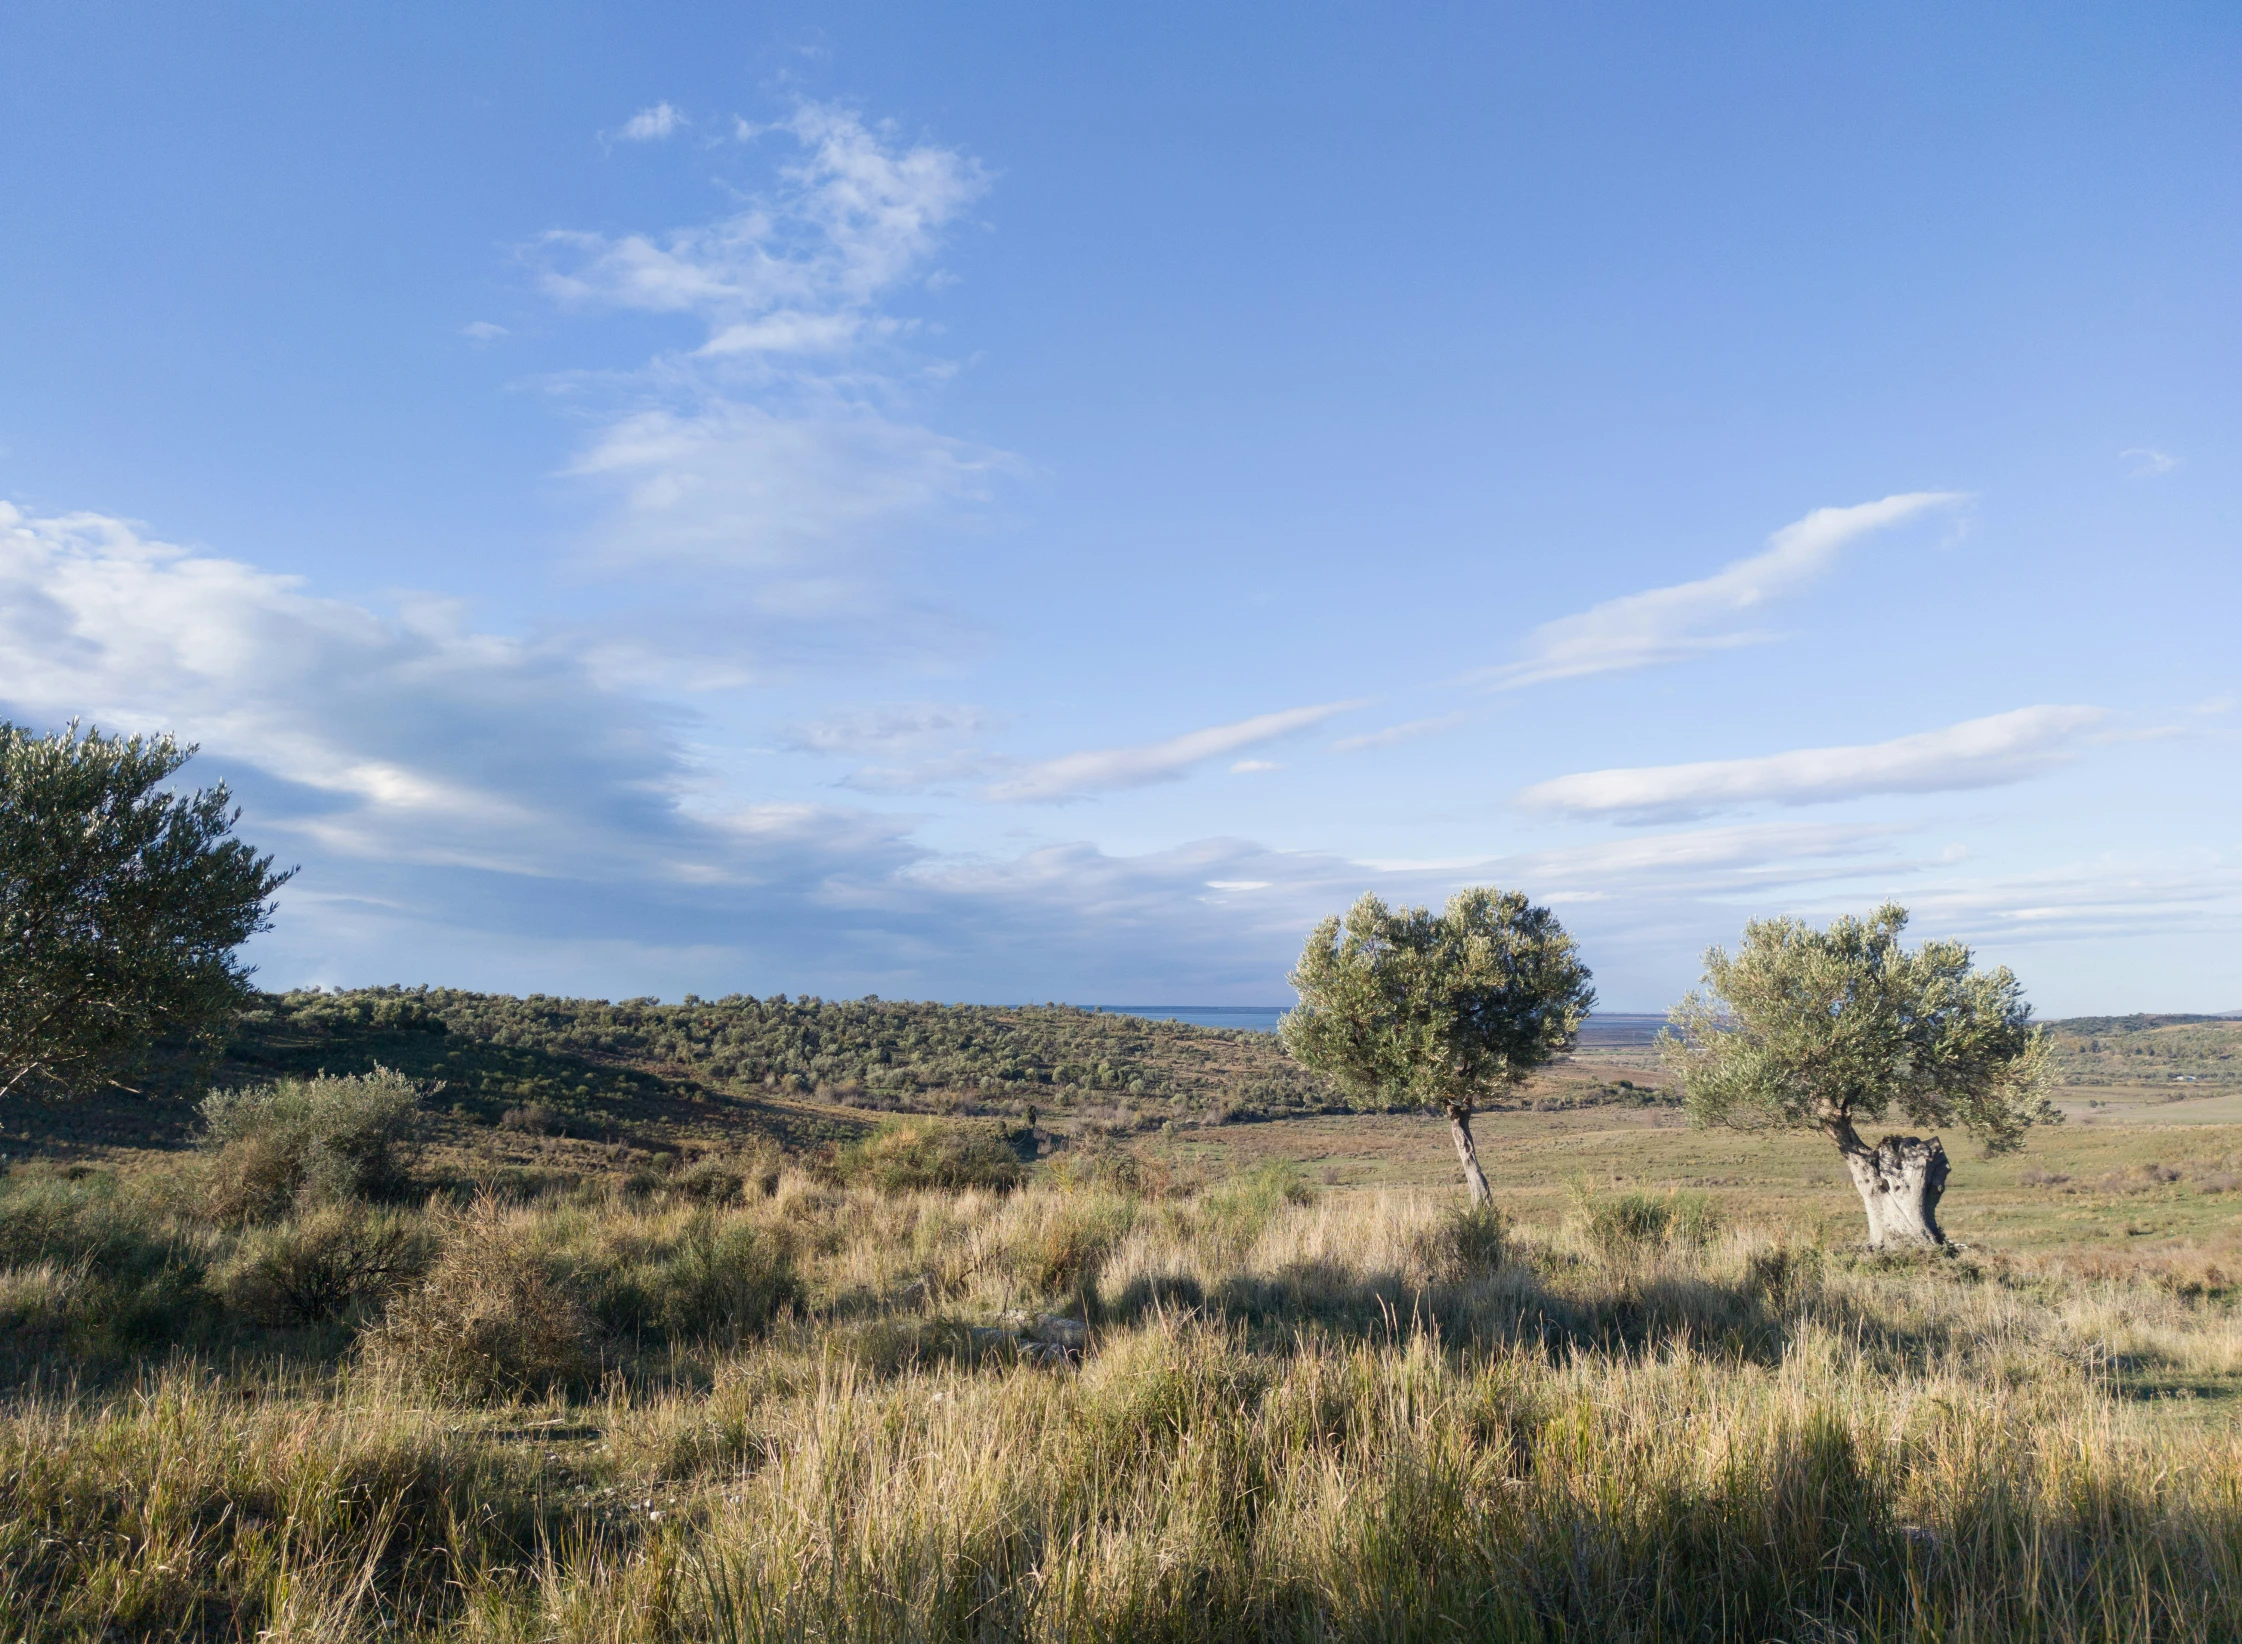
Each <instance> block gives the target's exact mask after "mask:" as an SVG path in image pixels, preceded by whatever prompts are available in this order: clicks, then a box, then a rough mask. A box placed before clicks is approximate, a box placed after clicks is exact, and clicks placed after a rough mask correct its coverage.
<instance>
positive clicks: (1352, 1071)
mask: <svg viewBox="0 0 2242 1644" xmlns="http://www.w3.org/2000/svg"><path fill="white" fill-rule="evenodd" d="M1588 981H1589V972H1588V968H1587V967H1586V966H1585V965H1583V964H1582V963H1581V962H1580V958H1579V955H1578V953H1577V951H1576V950H1575V948H1574V945H1573V939H1572V938H1571V937H1570V936H1568V935H1567V934H1566V933H1565V928H1564V926H1562V925H1560V924H1559V923H1558V922H1557V918H1556V915H1554V914H1552V913H1551V912H1550V911H1549V910H1548V909H1547V908H1542V907H1535V906H1533V905H1532V904H1530V903H1529V902H1527V900H1526V899H1525V897H1523V896H1521V895H1519V894H1518V893H1517V892H1515V891H1499V890H1494V889H1491V888H1480V889H1474V890H1466V891H1460V892H1458V893H1457V894H1456V895H1455V896H1454V897H1452V898H1450V899H1449V902H1448V906H1447V908H1446V909H1445V910H1443V911H1442V912H1440V913H1433V912H1431V911H1430V910H1429V909H1426V908H1403V909H1399V910H1396V909H1392V908H1389V907H1387V906H1386V905H1385V903H1383V902H1381V901H1379V900H1378V898H1377V897H1375V896H1365V897H1364V898H1362V900H1361V901H1359V902H1357V903H1356V904H1355V905H1354V906H1353V907H1351V908H1349V909H1348V910H1347V912H1346V916H1345V918H1344V919H1341V918H1336V917H1334V918H1330V919H1326V920H1324V921H1323V923H1321V924H1319V925H1318V926H1316V928H1315V931H1314V933H1313V934H1312V935H1310V936H1309V938H1308V945H1307V947H1306V949H1305V950H1304V951H1303V952H1302V953H1301V955H1300V964H1299V968H1298V969H1296V970H1294V971H1293V973H1292V985H1293V987H1294V988H1295V989H1296V990H1298V992H1299V995H1300V1003H1299V1005H1298V1007H1297V1008H1295V1009H1293V1010H1290V1011H1287V1012H1286V1013H1285V1016H1284V1019H1283V1021H1282V1022H1281V1023H1279V1025H1278V1032H1279V1033H1280V1034H1281V1035H1282V1036H1283V1039H1284V1046H1285V1049H1286V1050H1287V1051H1289V1052H1290V1053H1291V1054H1292V1055H1293V1056H1294V1057H1295V1058H1296V1059H1297V1060H1299V1061H1300V1062H1302V1063H1304V1064H1305V1065H1307V1066H1308V1067H1311V1068H1313V1069H1315V1070H1316V1071H1317V1072H1318V1073H1322V1074H1325V1075H1327V1076H1329V1077H1330V1078H1332V1079H1333V1080H1335V1081H1336V1082H1337V1083H1338V1084H1339V1086H1340V1088H1341V1089H1342V1090H1344V1091H1345V1092H1346V1093H1347V1095H1348V1097H1349V1099H1350V1100H1352V1101H1353V1102H1354V1103H1355V1104H1356V1105H1358V1106H1370V1105H1378V1106H1390V1105H1393V1104H1396V1103H1406V1104H1410V1105H1414V1106H1419V1107H1425V1108H1431V1109H1436V1110H1438V1111H1440V1112H1442V1113H1445V1114H1446V1115H1447V1116H1448V1128H1449V1132H1450V1134H1451V1135H1452V1136H1453V1137H1454V1139H1455V1144H1456V1156H1457V1158H1459V1159H1460V1160H1462V1161H1463V1169H1464V1184H1465V1186H1466V1187H1467V1188H1469V1189H1470V1192H1471V1202H1472V1204H1473V1205H1474V1206H1478V1205H1483V1204H1485V1203H1486V1202H1487V1201H1488V1199H1489V1198H1490V1197H1491V1195H1490V1194H1489V1192H1488V1189H1487V1176H1486V1173H1485V1172H1484V1171H1482V1170H1481V1169H1480V1168H1479V1150H1478V1148H1477V1147H1476V1146H1475V1145H1474V1143H1473V1141H1472V1137H1471V1116H1472V1114H1473V1113H1475V1112H1477V1111H1478V1110H1479V1109H1480V1108H1482V1107H1484V1106H1487V1105H1489V1104H1490V1103H1491V1102H1493V1101H1495V1100H1497V1099H1499V1098H1501V1097H1502V1096H1504V1095H1505V1094H1507V1093H1508V1092H1510V1091H1512V1090H1515V1089H1516V1087H1517V1086H1518V1085H1519V1084H1520V1083H1521V1082H1522V1081H1523V1080H1524V1079H1525V1078H1526V1077H1527V1075H1529V1074H1531V1073H1532V1072H1533V1071H1534V1070H1535V1069H1536V1068H1539V1067H1541V1066H1542V1065H1543V1064H1545V1063H1547V1062H1548V1061H1550V1060H1551V1059H1552V1058H1553V1057H1556V1056H1559V1055H1562V1054H1563V1053H1564V1052H1565V1051H1568V1050H1570V1049H1571V1048H1572V1046H1573V1041H1574V1038H1575V1036H1576V1035H1577V1034H1578V1033H1579V1031H1580V1024H1581V1022H1582V1020H1583V1019H1584V1018H1585V1017H1586V1016H1587V1014H1588V1010H1589V1007H1590V1006H1591V1005H1593V1004H1594V1003H1595V1001H1596V995H1595V993H1594V991H1593V990H1592V989H1591V988H1590V987H1589V985H1588Z"/></svg>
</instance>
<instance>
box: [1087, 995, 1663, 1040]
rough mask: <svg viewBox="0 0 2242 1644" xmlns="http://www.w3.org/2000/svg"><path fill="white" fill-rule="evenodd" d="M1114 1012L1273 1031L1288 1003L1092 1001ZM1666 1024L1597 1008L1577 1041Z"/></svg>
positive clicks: (1632, 1035)
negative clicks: (1191, 1003) (1100, 1002)
mask: <svg viewBox="0 0 2242 1644" xmlns="http://www.w3.org/2000/svg"><path fill="white" fill-rule="evenodd" d="M1091 1008H1092V1009H1093V1010H1101V1011H1105V1012H1108V1013H1109V1014H1111V1015H1115V1016H1149V1017H1151V1018H1152V1019H1153V1020H1155V1021H1159V1022H1188V1023H1190V1024H1191V1025H1192V1026H1193V1027H1210V1028H1239V1029H1242V1030H1244V1031H1245V1032H1248V1033H1274V1032H1276V1031H1277V1018H1278V1017H1280V1016H1282V1015H1283V1014H1284V1013H1285V1012H1286V1011H1288V1010H1290V1009H1291V1008H1292V1007H1291V1006H1290V1005H1093V1006H1092V1007H1091ZM1665 1025H1666V1018H1665V1017H1664V1016H1663V1015H1647V1014H1636V1013H1633V1012H1628V1011H1609V1010H1607V1011H1600V1012H1598V1013H1597V1014H1596V1015H1594V1016H1591V1017H1590V1018H1589V1019H1588V1022H1587V1025H1586V1026H1584V1027H1583V1028H1582V1029H1581V1030H1580V1042H1581V1043H1582V1044H1583V1045H1585V1046H1588V1047H1590V1048H1593V1049H1609V1050H1617V1049H1619V1048H1621V1047H1622V1046H1636V1045H1648V1044H1650V1043H1652V1042H1653V1041H1654V1040H1655V1039H1656V1038H1657V1037H1658V1030H1659V1029H1660V1028H1662V1027H1664V1026H1665Z"/></svg>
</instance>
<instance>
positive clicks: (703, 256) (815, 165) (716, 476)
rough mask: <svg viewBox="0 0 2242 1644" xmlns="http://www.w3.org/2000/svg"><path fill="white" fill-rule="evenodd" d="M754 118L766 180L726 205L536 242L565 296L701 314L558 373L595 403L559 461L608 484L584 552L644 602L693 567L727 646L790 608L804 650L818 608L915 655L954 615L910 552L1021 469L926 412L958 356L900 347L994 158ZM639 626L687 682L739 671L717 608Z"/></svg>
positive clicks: (802, 116)
mask: <svg viewBox="0 0 2242 1644" xmlns="http://www.w3.org/2000/svg"><path fill="white" fill-rule="evenodd" d="M664 106H666V105H664ZM672 112H673V113H674V111H672ZM680 118H681V117H680ZM741 136H742V139H743V141H744V142H746V143H748V144H751V145H757V148H756V150H755V151H756V152H758V153H763V152H767V150H768V148H769V147H770V146H771V145H777V146H778V147H779V148H780V149H781V151H782V155H781V158H780V159H779V160H778V162H777V163H776V165H775V167H774V169H773V170H772V171H771V172H770V173H769V175H768V176H767V178H766V184H767V186H765V187H762V188H760V189H757V190H754V191H752V192H749V193H748V194H746V195H745V196H744V197H738V196H736V197H735V198H734V201H733V203H732V207H731V209H729V210H727V211H725V212H724V213H723V214H721V215H719V216H717V217H714V218H713V219H711V220H709V221H706V222H700V223H693V224H688V225H685V226H683V227H678V228H673V229H668V230H662V231H649V232H641V233H627V234H603V233H593V232H585V231H579V230H571V229H560V230H555V231H553V232H552V233H550V234H548V235H546V236H545V237H544V238H543V240H542V241H541V242H539V244H538V246H537V247H536V248H535V252H534V258H535V261H536V263H537V265H538V267H539V270H540V273H539V277H540V279H541V281H542V284H543V287H544V290H545V292H546V294H547V295H548V296H549V297H551V298H552V299H553V300H554V301H555V302H557V303H559V304H560V305H561V306H562V307H564V308H567V309H571V310H576V311H580V312H585V313H593V312H599V311H630V312H636V313H641V314H651V315H668V316H674V317H676V318H677V319H678V320H680V321H682V322H684V323H685V325H686V326H687V327H688V329H689V336H688V338H687V339H686V340H684V341H683V342H682V344H681V345H680V346H678V347H675V348H673V349H670V350H668V351H666V352H663V353H661V354H659V355H656V356H655V357H653V358H652V359H650V360H648V361H647V362H646V364H645V365H644V366H643V367H642V368H640V369H639V370H636V371H631V372H623V373H609V374H605V375H585V376H578V377H571V378H566V379H562V380H559V381H557V382H556V384H555V386H556V388H560V389H565V391H566V392H567V394H568V395H569V396H570V397H572V398H573V399H574V400H575V401H577V402H578V403H581V404H590V405H592V406H594V407H595V408H599V409H595V411H594V420H595V432H594V433H593V434H592V435H591V437H590V438H589V439H588V440H586V441H585V443H584V444H583V445H582V446H581V447H580V448H579V450H578V451H577V453H576V455H575V456H574V458H573V459H572V460H571V461H570V463H569V464H568V466H567V469H566V472H567V473H568V474H569V475H570V476H571V477H573V478H575V479H577V480H580V481H582V482H583V483H585V484H586V485H587V486H590V487H593V488H595V489H596V490H597V491H599V492H600V493H603V494H604V498H605V506H604V510H603V517H602V518H601V520H600V522H599V524H598V525H597V526H596V527H595V528H593V529H592V530H591V531H590V532H588V533H587V547H588V557H589V562H590V565H591V567H592V568H593V569H594V570H595V571H597V572H602V573H606V574H610V575H617V576H620V575H623V574H626V573H627V574H630V575H631V576H633V577H634V578H635V579H636V581H635V583H634V587H635V589H636V592H637V597H638V598H639V599H640V600H641V601H644V602H648V603H651V604H653V605H659V604H660V603H661V601H662V600H663V599H664V598H673V597H674V585H675V583H676V582H678V581H680V580H685V579H689V580H690V585H691V588H692V593H693V603H694V608H695V611H696V613H699V614H700V615H701V616H703V617H706V616H707V614H708V613H710V612H712V611H717V610H722V611H726V612H730V613H737V614H738V616H739V617H740V618H741V620H738V621H735V622H732V623H731V624H729V628H730V631H731V632H733V633H735V634H736V635H737V636H738V639H737V641H736V642H735V643H734V644H733V645H732V646H731V647H730V648H735V649H748V648H754V647H756V646H757V644H758V642H759V641H760V640H761V639H762V638H763V637H764V635H765V633H766V631H767V623H766V622H765V621H763V620H762V619H777V620H781V621H784V622H787V623H791V624H793V625H794V627H795V629H796V630H797V633H796V634H795V636H793V638H792V640H790V641H789V642H788V644H791V646H792V649H793V650H794V651H797V652H800V651H802V650H804V649H805V648H804V647H803V646H802V645H801V644H800V643H799V639H800V633H801V632H802V631H806V630H807V629H809V628H810V627H812V626H814V625H818V624H823V625H825V627H826V629H827V630H828V631H829V632H830V633H831V634H832V635H833V636H834V638H835V640H836V643H843V644H853V645H854V647H855V648H856V649H857V650H858V651H861V650H864V649H867V648H873V649H878V650H880V651H882V652H883V653H884V654H887V655H890V656H892V655H895V654H898V653H899V652H910V651H916V650H918V649H919V648H920V646H921V645H922V644H923V643H924V642H926V641H927V640H929V639H938V638H939V637H940V634H941V631H942V629H943V626H944V625H943V624H941V623H939V622H932V623H930V622H928V621H927V620H926V617H927V611H926V610H925V609H924V608H923V607H925V606H926V605H927V604H928V603H929V601H928V600H927V599H925V598H921V599H919V600H917V601H914V600H913V599H912V598H911V597H910V596H909V595H908V594H907V593H906V592H904V588H905V583H906V579H907V571H906V569H905V565H906V561H905V559H904V557H903V553H904V550H905V548H906V547H908V546H909V545H912V544H915V543H917V542H918V541H919V540H920V539H921V537H922V536H923V534H924V533H925V532H926V531H928V530H933V529H939V528H941V527H942V526H943V525H944V524H945V523H948V522H952V521H954V520H955V519H956V518H957V517H959V515H960V513H961V511H966V510H970V509H971V508H973V507H975V506H977V505H979V504H981V503H983V502H984V501H986V500H987V499H988V498H989V497H990V495H991V494H992V491H993V488H994V487H995V485H996V483H997V482H998V480H999V479H1000V478H1001V477H1002V476H1003V475H1005V474H1008V473H1010V472H1013V471H1015V470H1016V468H1017V466H1018V465H1017V463H1016V462H1015V461H1014V459H1013V458H1011V457H1010V456H1009V455H1007V454H1006V453H1004V452H1001V451H997V450H994V449H991V448H989V447H987V446H984V445H980V444H977V443H975V442H973V441H970V440H965V439H960V438H956V437H954V436H951V435H947V434H944V433H942V432H941V431H940V430H938V429H937V428H935V427H932V426H930V425H929V424H928V422H927V421H926V419H925V416H924V414H923V413H924V409H925V403H924V402H925V401H926V399H927V398H928V395H929V392H930V385H931V384H933V383H934V382H936V381H938V380H939V379H940V378H941V377H942V376H943V375H944V374H945V370H946V368H945V367H944V366H943V365H942V363H941V362H938V361H930V360H927V359H925V358H922V357H918V356H915V355H913V354H912V353H911V352H910V351H909V349H908V348H907V346H906V345H907V342H908V340H909V339H910V338H911V336H912V334H913V333H914V331H915V330H916V324H917V322H916V320H915V318H914V316H913V315H912V313H911V312H910V309H911V305H912V299H913V297H914V294H923V293H924V292H925V291H926V290H927V289H928V287H929V286H930V284H931V283H933V281H934V276H935V275H936V274H937V273H938V272H939V271H938V269H937V267H936V262H935V259H936V258H937V257H938V255H939V253H940V252H941V250H942V248H943V246H944V244H945V242H946V238H947V236H948V235H949V233H950V232H951V231H952V230H954V229H955V228H956V227H957V226H958V224H959V223H960V221H961V220H962V217H963V213H964V212H965V211H966V210H967V208H968V207H969V206H970V205H971V204H972V202H973V201H974V200H976V199H978V198H979V197H980V196H981V194H982V193H983V192H985V190H986V189H987V187H988V178H987V175H986V173H985V172H984V170H983V169H982V167H981V166H980V165H979V163H978V162H977V161H975V160H974V159H972V158H971V157H970V156H968V155H966V154H963V153H961V152H959V151H958V150H956V149H952V148H947V147H944V146H942V145H939V144H935V143H930V142H916V143H914V142H910V141H907V140H905V139H904V138H903V137H902V135H901V134H900V133H899V132H898V131H897V130H896V128H894V127H893V126H891V125H888V124H884V123H877V122H868V121H866V120H865V119H864V118H863V117H862V116H860V115H858V114H857V113H855V112H854V111H853V110H850V109H846V108H842V107H838V106H836V105H831V104H821V103H810V102H805V103H803V104H801V105H799V106H798V107H797V108H796V109H795V110H794V112H793V113H792V114H791V115H789V116H788V117H787V118H786V119H784V120H781V121H778V122H776V123H774V124H770V125H763V126H746V125H743V126H742V128H741ZM650 573H651V577H650V576H649V574H650ZM665 589H667V590H668V591H667V592H665ZM933 603H936V604H938V603H939V602H938V601H935V602H933ZM634 623H635V624H636V625H637V626H639V627H642V628H647V629H650V630H655V631H658V632H660V633H661V634H662V635H663V636H664V642H663V643H661V644H656V645H652V646H645V645H642V646H639V647H637V651H638V653H639V654H638V656H637V657H636V658H635V660H634V662H633V664H632V665H633V666H640V665H643V664H644V663H646V662H647V661H650V660H653V659H659V658H664V657H667V658H668V659H669V660H670V661H671V663H672V664H673V671H674V672H675V674H676V675H677V679H676V683H678V684H680V685H681V686H682V687H683V688H696V687H697V686H698V684H699V682H701V681H704V680H719V681H723V680H728V679H731V678H735V677H739V676H740V674H741V673H742V671H743V670H741V669H738V668H733V669H726V668H724V667H721V666H712V665H710V664H709V662H708V661H707V660H706V659H705V658H703V657H700V656H699V655H698V654H697V653H699V652H701V651H705V650H709V649H711V648H714V649H717V650H723V649H726V648H727V644H726V642H725V641H723V640H721V639H719V640H716V641H715V642H714V645H713V647H712V646H711V645H710V644H709V643H708V642H706V641H702V640H700V639H699V638H698V635H699V633H700V632H701V631H703V630H707V629H713V630H715V631H718V632H721V631H723V630H724V629H725V627H726V625H725V624H722V623H708V622H697V623H684V624H673V623H669V622H666V621H665V620H664V619H663V617H662V616H661V615H660V613H658V612H649V613H646V614H643V615H635V616H634V615H633V614H632V613H629V612H620V611H619V612H617V613H614V614H613V615H612V616H611V617H610V619H609V622H608V626H609V627H610V629H611V630H620V629H625V628H628V627H630V626H632V625H633V624H634ZM906 630H907V631H908V632H907V633H906V632H905V631H906ZM615 643H616V644H617V645H618V646H622V647H623V648H625V649H628V645H627V642H625V641H623V640H621V639H618V640H616V641H615ZM788 644H780V645H776V646H766V647H764V649H766V650H785V649H787V648H788ZM680 653H695V654H680ZM745 672H746V673H747V674H749V675H752V676H753V677H762V673H761V672H760V671H758V670H756V669H754V668H748V669H746V670H745Z"/></svg>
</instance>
